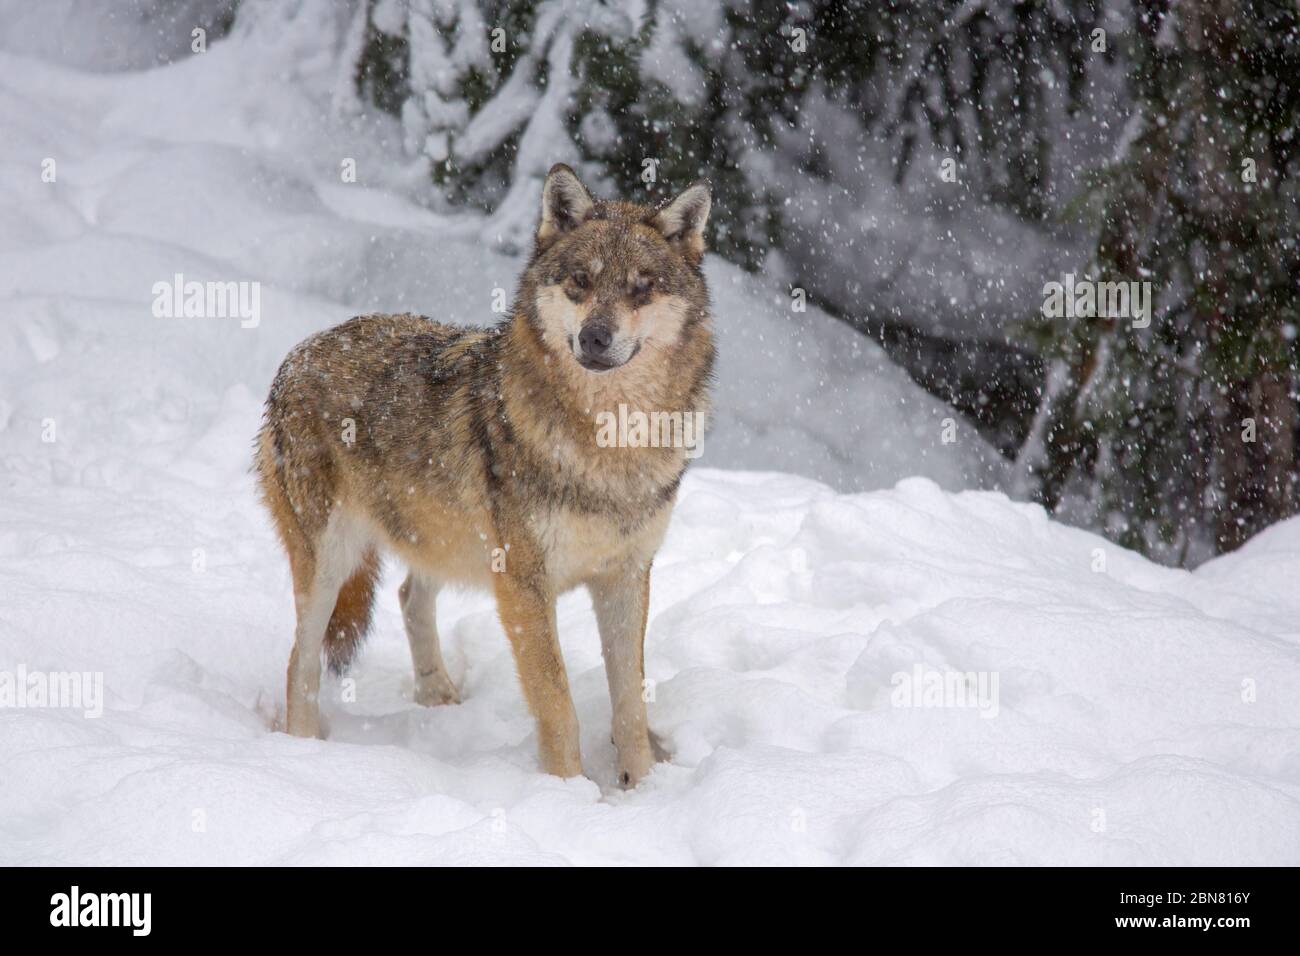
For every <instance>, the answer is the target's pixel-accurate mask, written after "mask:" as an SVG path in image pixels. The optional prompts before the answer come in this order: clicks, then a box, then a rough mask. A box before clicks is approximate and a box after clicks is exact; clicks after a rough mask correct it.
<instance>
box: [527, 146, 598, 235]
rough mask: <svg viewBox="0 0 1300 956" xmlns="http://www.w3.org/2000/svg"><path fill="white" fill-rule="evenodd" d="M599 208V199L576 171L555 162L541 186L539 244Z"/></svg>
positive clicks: (578, 224)
mask: <svg viewBox="0 0 1300 956" xmlns="http://www.w3.org/2000/svg"><path fill="white" fill-rule="evenodd" d="M595 208H596V202H595V200H593V199H592V198H591V193H589V192H587V187H586V186H584V185H582V183H581V181H579V179H578V176H577V174H576V173H575V172H574V171H573V170H572V169H570V168H569V167H568V166H566V165H564V163H556V164H555V165H554V166H552V167H551V171H550V172H549V173H547V174H546V184H545V185H543V186H542V221H541V222H539V223H538V224H537V248H538V249H543V248H545V247H546V246H548V245H550V244H551V242H552V240H554V239H555V238H556V236H558V235H560V234H561V233H564V232H568V231H569V230H570V229H575V228H577V227H578V226H580V225H582V223H583V222H585V221H586V220H587V218H588V217H590V216H591V214H592V212H593V211H594V210H595Z"/></svg>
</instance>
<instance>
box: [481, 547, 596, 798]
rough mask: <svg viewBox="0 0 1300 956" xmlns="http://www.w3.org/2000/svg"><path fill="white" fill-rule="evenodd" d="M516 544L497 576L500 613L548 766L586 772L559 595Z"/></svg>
mask: <svg viewBox="0 0 1300 956" xmlns="http://www.w3.org/2000/svg"><path fill="white" fill-rule="evenodd" d="M523 551H524V548H522V547H521V546H519V545H518V544H516V545H515V546H514V547H512V548H511V551H510V556H511V569H510V570H509V571H506V572H502V573H500V574H497V575H494V579H495V586H496V598H497V614H498V615H499V616H500V618H501V626H502V627H503V628H505V632H506V636H507V637H508V638H509V639H510V647H511V649H512V650H513V651H514V654H515V667H516V668H517V669H518V671H519V682H520V683H521V684H522V685H523V689H524V699H525V700H527V701H528V709H529V710H531V711H532V714H533V717H534V719H536V721H537V749H538V756H539V758H540V759H541V764H542V769H543V770H544V771H546V772H547V773H551V774H555V775H556V776H557V777H576V776H578V775H580V774H581V773H582V756H581V753H580V752H579V748H578V713H577V711H576V710H574V708H573V699H572V698H571V697H570V696H569V678H568V675H567V674H566V673H565V670H564V658H563V657H562V656H561V655H560V641H559V637H558V636H557V633H556V628H555V598H554V596H553V595H552V594H551V593H550V589H549V588H548V587H547V586H546V585H545V583H544V580H545V578H544V575H543V574H542V572H541V569H540V564H535V563H533V562H529V561H528V560H527V558H526V557H525V556H524V555H523V554H521V552H523Z"/></svg>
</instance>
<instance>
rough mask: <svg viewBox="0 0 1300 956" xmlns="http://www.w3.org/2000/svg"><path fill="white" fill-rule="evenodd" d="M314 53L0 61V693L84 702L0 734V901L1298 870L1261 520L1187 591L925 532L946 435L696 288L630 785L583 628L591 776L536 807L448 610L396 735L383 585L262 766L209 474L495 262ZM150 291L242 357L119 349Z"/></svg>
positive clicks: (976, 470) (790, 329) (487, 646)
mask: <svg viewBox="0 0 1300 956" xmlns="http://www.w3.org/2000/svg"><path fill="white" fill-rule="evenodd" d="M322 29H324V28H323V27H322ZM342 35H343V34H342V30H341V26H340V32H339V33H338V34H337V35H336V36H331V37H326V38H325V40H324V41H322V38H321V37H319V36H304V35H300V34H297V33H294V32H292V31H289V32H286V33H284V34H281V35H280V36H279V37H278V39H277V43H278V44H279V45H278V46H277V47H275V48H274V49H271V48H270V47H269V46H268V45H266V44H264V42H263V41H262V40H260V39H259V38H258V36H257V35H249V34H241V33H240V32H239V31H238V29H237V30H236V33H235V35H234V36H233V37H232V38H230V39H229V40H226V41H224V42H222V43H220V44H214V45H213V47H212V49H211V50H210V51H209V52H208V53H206V54H204V55H202V56H198V57H193V58H191V59H188V60H185V61H183V62H181V63H178V64H176V65H172V66H167V67H161V68H158V69H154V70H151V71H148V72H133V73H120V74H105V75H91V74H86V73H79V72H76V71H75V70H73V69H70V68H69V67H66V66H55V65H53V64H51V63H47V62H44V61H41V60H35V59H27V58H24V57H22V56H19V55H16V54H13V53H3V54H0V129H3V130H4V135H3V136H2V137H0V172H2V173H3V175H0V222H3V223H4V228H3V229H2V230H0V693H2V692H3V678H4V677H5V675H8V676H9V679H10V680H11V681H12V677H13V675H15V674H18V673H20V672H22V673H50V672H77V673H84V672H88V673H91V674H97V673H98V674H102V675H103V692H104V699H103V701H102V704H103V713H102V715H100V716H96V717H91V718H86V717H84V716H83V714H82V712H81V711H79V710H74V709H69V708H63V709H57V708H49V707H43V706H39V705H34V704H33V702H28V703H29V705H28V706H26V707H15V706H12V705H6V706H0V766H3V768H4V770H3V772H2V773H0V864H6V863H8V864H51V863H106V864H107V863H112V864H119V863H173V864H180V863H187V864H202V863H295V864H314V863H496V862H519V863H565V862H570V863H610V864H621V863H636V862H643V863H709V864H717V863H746V862H769V863H961V864H965V863H980V864H1001V863H1034V862H1037V863H1061V862H1076V863H1085V864H1094V863H1097V864H1100V863H1108V864H1128V863H1155V864H1177V863H1243V864H1247V863H1249V864H1256V863H1281V864H1296V863H1300V762H1298V760H1297V757H1296V754H1297V753H1300V698H1297V695H1296V688H1297V687H1300V625H1298V624H1297V621H1300V595H1297V593H1296V589H1295V587H1294V586H1293V584H1292V582H1294V581H1295V580H1296V577H1297V575H1298V574H1300V520H1296V521H1291V522H1288V523H1285V524H1281V525H1278V526H1276V527H1274V528H1273V529H1271V530H1270V531H1268V532H1266V533H1265V534H1263V535H1261V536H1260V537H1259V538H1258V539H1256V540H1255V541H1253V542H1251V544H1250V545H1248V546H1247V547H1246V548H1245V549H1244V550H1242V551H1241V552H1239V553H1237V554H1235V555H1232V556H1230V557H1227V558H1222V559H1219V560H1217V561H1213V562H1210V563H1209V564H1207V565H1205V566H1203V567H1202V568H1200V569H1199V570H1198V571H1196V572H1195V573H1194V574H1189V573H1186V572H1176V571H1170V570H1167V569H1164V568H1160V567H1158V566H1156V565H1153V564H1150V563H1148V562H1147V561H1145V560H1143V559H1141V558H1139V557H1136V556H1134V555H1131V554H1128V553H1126V552H1123V551H1120V550H1119V549H1117V548H1115V547H1114V546H1112V545H1110V544H1108V543H1106V542H1105V541H1104V540H1102V539H1101V538H1099V537H1095V536H1093V535H1090V534H1087V533H1085V532H1082V531H1077V530H1072V529H1068V528H1065V527H1063V526H1060V525H1058V524H1055V523H1053V522H1051V521H1049V520H1048V519H1047V518H1046V516H1045V515H1044V513H1043V512H1042V511H1041V509H1038V508H1036V507H1031V506H1027V505H1021V504H1015V503H1011V502H1010V501H1008V500H1007V499H1006V498H1005V497H1004V496H1003V495H1001V494H999V493H997V492H995V491H965V492H962V493H960V494H958V493H954V492H956V491H957V490H959V489H962V488H972V487H982V488H995V487H997V486H998V485H999V484H1000V482H1001V481H1002V478H1003V470H1004V469H1003V465H1002V463H1001V461H1000V460H999V458H998V456H997V455H996V454H995V453H994V452H993V451H992V450H991V449H990V448H989V447H988V446H987V445H985V444H984V443H983V442H982V441H981V440H980V439H979V438H978V437H976V436H975V434H974V431H973V429H972V428H970V427H969V426H966V425H964V424H963V423H962V422H960V421H957V422H955V426H956V427H955V437H956V440H955V441H953V442H945V441H944V440H943V437H942V436H943V434H944V431H945V421H946V420H947V419H949V418H953V417H955V416H954V413H953V412H952V411H951V410H950V409H949V408H948V407H947V406H945V405H943V404H942V403H939V402H937V401H935V400H934V399H932V398H931V397H929V396H927V395H926V394H925V393H924V392H922V391H921V390H920V389H919V388H917V387H916V386H914V385H913V384H912V383H911V382H910V381H909V380H908V379H907V378H906V376H905V375H903V373H901V372H900V371H899V370H897V369H896V368H895V367H893V366H892V365H890V364H889V363H888V361H887V360H885V359H884V358H883V356H882V355H881V353H880V352H879V350H878V349H877V348H876V347H875V346H873V345H872V344H871V343H869V342H867V341H865V340H864V339H862V338H861V337H860V336H857V335H856V334H854V333H853V332H851V331H850V330H849V329H847V328H846V327H844V326H843V325H841V324H839V323H836V322H834V321H833V320H831V319H829V318H827V317H825V316H823V315H820V314H819V313H817V312H816V310H813V309H810V310H809V312H808V313H807V314H803V315H800V316H799V321H798V322H797V323H796V322H793V321H791V311H790V301H789V296H788V294H787V291H786V290H785V289H784V288H782V287H779V286H776V285H768V284H766V282H765V279H764V278H763V277H762V276H753V275H749V274H746V273H744V272H741V271H740V270H738V269H736V268H735V267H734V266H731V265H728V264H726V263H724V262H722V261H719V260H713V261H710V263H709V265H708V274H709V279H710V283H711V286H712V291H713V296H714V302H715V309H716V313H717V324H718V331H719V339H720V343H719V344H720V351H721V365H720V369H719V387H718V401H717V406H718V421H717V425H716V428H715V430H714V431H713V432H711V433H710V434H709V436H708V438H707V439H706V441H705V443H704V453H703V457H702V458H701V460H700V462H699V464H700V465H702V466H704V467H701V468H699V469H697V470H693V471H692V472H691V473H690V474H689V475H688V477H687V480H686V481H685V483H684V485H683V487H682V492H681V496H680V500H679V501H680V503H679V505H678V508H677V511H676V513H675V515H674V519H673V524H672V527H671V529H670V532H669V536H668V540H667V542H666V545H665V547H664V550H663V551H662V553H661V555H660V557H659V559H658V560H657V562H656V565H655V572H654V578H653V584H652V596H651V608H650V627H649V635H648V641H647V671H648V676H649V677H650V678H652V679H653V680H654V681H655V699H654V701H653V702H652V703H651V704H650V722H651V726H652V728H653V730H654V731H655V732H656V734H657V735H658V736H659V737H660V738H661V740H662V742H663V744H664V745H665V746H666V747H667V749H668V750H669V751H670V752H671V754H672V758H671V761H670V762H669V763H666V764H662V765H660V766H658V767H657V768H656V769H655V771H654V772H653V773H652V774H651V776H650V777H649V778H648V780H647V781H646V782H645V783H643V785H642V786H641V787H640V788H639V789H638V790H636V791H635V792H627V793H625V792H622V791H620V790H618V789H616V788H615V787H614V786H613V750H612V746H611V744H610V741H609V737H608V720H609V703H608V696H607V693H606V688H605V679H604V676H603V673H602V668H601V660H600V652H599V644H598V641H597V637H596V631H595V623H594V620H593V618H592V615H591V608H590V602H589V601H588V599H587V598H586V597H585V595H583V594H572V595H569V596H567V597H566V598H564V599H563V600H562V602H561V604H560V610H559V621H560V630H561V635H562V642H563V645H564V650H565V656H566V660H567V662H568V667H569V673H570V677H571V681H572V683H573V686H574V695H575V700H576V704H577V707H578V712H579V716H580V719H581V721H582V728H583V756H584V761H585V764H586V767H587V769H588V772H589V773H590V774H591V775H592V777H593V778H594V780H586V779H577V780H570V781H561V780H559V779H556V778H552V777H547V776H544V775H542V774H540V773H539V772H538V771H537V763H536V757H535V737H534V730H533V723H532V720H531V718H530V717H529V715H528V713H527V711H526V709H525V706H524V704H523V701H522V698H521V695H520V692H519V687H518V683H517V680H516V678H515V674H514V666H513V662H512V660H511V656H510V652H509V648H508V645H507V643H506V640H505V638H504V635H503V634H502V633H501V629H500V627H499V625H498V623H497V621H496V618H495V615H494V612H493V608H492V604H491V601H490V600H489V599H488V598H487V597H485V596H478V595H472V594H451V595H448V596H447V598H446V599H443V600H440V602H439V608H438V614H439V626H440V630H441V632H442V634H443V635H444V638H443V640H444V652H445V654H446V656H447V658H448V664H449V666H450V668H451V670H452V674H453V677H454V678H455V679H456V680H457V682H458V683H459V685H460V687H461V689H462V693H463V696H464V703H463V704H461V705H459V706H453V707H444V708H438V709H432V710H428V709H423V708H420V707H417V706H416V705H414V704H413V703H412V702H411V676H410V670H411V669H410V663H409V659H408V656H407V648H406V642H405V638H404V637H403V636H402V632H401V621H400V614H399V611H398V608H397V600H396V593H395V592H396V585H397V582H398V580H400V578H399V577H398V571H397V569H396V568H390V569H389V571H388V574H387V576H386V581H385V586H384V590H383V594H382V598H381V603H380V606H379V609H378V613H377V619H376V627H375V629H374V633H373V634H372V637H371V640H370V642H369V644H368V646H367V648H366V650H365V651H364V652H363V654H362V656H361V658H360V660H359V662H358V665H357V667H356V668H355V671H354V673H353V675H352V677H353V678H354V679H355V686H353V685H350V684H341V683H339V682H338V681H334V682H332V683H330V684H329V685H328V686H327V689H326V692H325V697H326V701H325V704H324V712H325V720H326V724H327V727H328V729H329V739H328V740H326V741H306V740H299V739H295V738H291V737H288V736H286V735H284V734H282V733H277V732H275V728H276V726H277V723H278V721H280V720H281V719H282V716H283V714H282V711H283V703H284V668H285V662H286V659H287V656H288V652H289V644H290V639H291V634H292V624H293V608H292V599H291V594H290V582H289V575H288V569H287V566H286V563H285V560H284V558H283V556H282V554H281V552H280V551H279V548H278V545H277V543H276V540H275V537H274V535H273V533H272V531H271V529H270V526H269V523H268V519H267V517H266V515H265V514H264V512H263V511H262V509H261V507H260V505H259V504H258V503H257V501H256V499H255V495H254V492H253V486H252V479H251V476H250V475H249V473H248V466H249V462H250V458H251V453H252V436H253V434H254V432H255V430H256V427H257V423H258V416H259V412H260V405H261V402H262V399H263V397H264V395H265V392H266V388H267V386H268V384H269V382H270V379H271V376H272V374H273V372H274V370H275V368H276V366H277V364H278V363H279V361H280V360H281V358H282V357H283V356H284V354H285V352H286V351H287V350H288V349H289V348H290V347H291V346H292V345H293V344H295V343H296V342H297V341H299V340H300V339H302V338H303V337H305V336H306V335H308V334H310V333H311V332H313V331H315V330H317V329H320V328H324V327H327V326H329V325H331V324H334V323H336V322H338V321H341V320H343V319H345V318H347V317H348V316H350V315H352V314H355V313H357V312H363V311H371V310H376V309H383V310H390V311H397V310H404V309H410V310H415V311H421V312H425V313H428V314H431V315H434V316H436V317H438V318H440V319H445V320H448V321H457V322H468V323H487V322H490V321H493V320H494V318H495V317H494V316H493V314H492V302H493V297H494V290H495V289H498V288H501V289H505V290H507V292H509V291H510V290H511V289H512V284H513V282H514V279H515V277H516V275H517V273H518V271H519V269H520V267H521V263H520V261H519V260H518V259H515V258H509V257H504V256H501V255H498V254H496V253H493V252H491V251H489V248H488V243H486V242H485V241H484V232H485V230H489V229H490V228H491V224H490V223H485V222H484V220H482V219H478V218H473V217H465V218H448V217H442V216H439V215H435V214H433V213H430V212H428V211H427V210H426V209H424V208H423V207H422V205H421V200H422V198H424V197H425V195H426V191H427V190H428V189H429V186H428V184H427V182H425V181H424V180H423V179H422V177H420V176H419V175H417V174H416V173H414V172H412V171H411V170H406V169H403V168H401V167H400V166H395V165H394V163H393V161H392V158H391V153H390V152H388V151H386V150H385V149H384V148H383V143H384V141H385V138H386V137H392V136H396V135H400V131H399V130H397V129H396V128H393V127H388V126H384V125H382V123H380V121H377V120H374V119H373V118H370V119H363V118H358V119H348V120H344V119H339V118H337V116H336V114H335V112H334V100H333V95H334V92H335V88H336V82H337V79H338V77H337V75H336V71H335V69H334V63H333V61H332V60H331V58H330V57H329V56H325V55H322V54H321V51H322V50H323V49H328V48H329V44H330V43H333V42H342ZM286 64H289V66H286ZM347 159H352V160H355V161H356V168H357V171H358V176H357V182H355V183H348V182H344V181H342V180H341V178H340V165H341V163H343V162H344V161H345V160H347ZM46 160H53V161H54V162H55V168H56V169H57V175H56V177H55V178H54V181H52V182H48V181H43V179H42V171H43V168H45V167H44V164H45V161H46ZM537 172H538V173H539V174H540V172H542V170H538V171H537ZM178 273H179V274H183V275H184V276H185V277H186V278H187V279H195V280H200V281H204V280H216V281H223V282H224V281H243V280H248V281H257V282H259V283H260V316H259V320H258V321H257V322H256V323H255V324H254V325H251V326H250V327H247V328H244V327H241V323H240V321H239V319H238V318H230V319H212V318H204V319H166V318H157V317H155V316H154V315H153V314H152V312H151V303H152V301H153V298H154V295H153V292H152V289H153V286H154V284H155V283H157V282H159V281H168V280H170V279H171V278H172V277H173V276H174V275H176V274H178ZM784 472H792V473H798V474H800V475H802V477H795V476H794V475H793V474H784ZM814 479H816V480H814ZM890 489H892V490H890ZM944 489H947V490H944ZM848 492H857V493H848ZM967 675H969V681H968V680H967ZM936 682H937V683H938V684H939V685H941V686H939V687H938V689H937V690H936V688H935V686H934V685H935V683H936ZM913 685H915V686H913ZM11 687H12V684H11ZM932 692H933V693H932ZM0 702H2V701H0ZM936 704H937V705H940V706H935V705H936ZM963 704H964V705H965V706H960V705H963Z"/></svg>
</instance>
